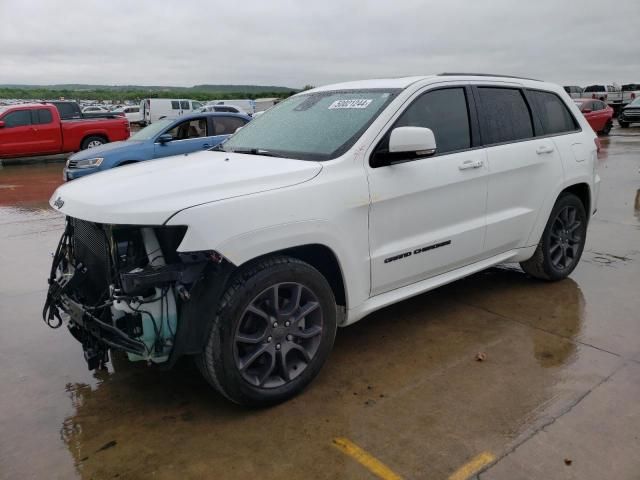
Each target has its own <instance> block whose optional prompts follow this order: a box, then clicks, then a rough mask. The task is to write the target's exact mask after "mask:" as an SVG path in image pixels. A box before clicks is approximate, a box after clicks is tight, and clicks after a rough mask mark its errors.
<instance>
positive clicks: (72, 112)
mask: <svg viewBox="0 0 640 480" xmlns="http://www.w3.org/2000/svg"><path fill="white" fill-rule="evenodd" d="M55 106H56V108H57V109H58V113H59V114H60V118H61V119H62V120H68V119H70V118H74V117H79V116H80V114H79V113H78V111H77V110H76V109H75V108H73V105H71V104H70V103H56V104H55Z"/></svg>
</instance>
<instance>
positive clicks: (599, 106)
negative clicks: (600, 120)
mask: <svg viewBox="0 0 640 480" xmlns="http://www.w3.org/2000/svg"><path fill="white" fill-rule="evenodd" d="M603 109H604V103H602V102H601V101H596V102H593V103H592V104H591V110H593V111H594V112H595V111H597V110H603Z"/></svg>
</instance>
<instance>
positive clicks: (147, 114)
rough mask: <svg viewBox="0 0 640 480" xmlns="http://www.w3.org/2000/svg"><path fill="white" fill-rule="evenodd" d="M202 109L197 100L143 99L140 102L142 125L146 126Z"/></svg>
mask: <svg viewBox="0 0 640 480" xmlns="http://www.w3.org/2000/svg"><path fill="white" fill-rule="evenodd" d="M202 107H203V104H202V103H201V102H198V101H197V100H188V99H182V98H145V99H144V100H142V101H141V102H140V110H141V111H142V123H143V124H145V125H148V124H150V123H153V122H155V121H156V120H160V119H161V118H176V117H179V116H181V115H188V114H189V113H193V112H196V111H198V110H199V109H201V108H202Z"/></svg>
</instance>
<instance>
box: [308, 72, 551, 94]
mask: <svg viewBox="0 0 640 480" xmlns="http://www.w3.org/2000/svg"><path fill="white" fill-rule="evenodd" d="M438 79H441V80H440V81H447V80H488V79H490V80H494V81H503V82H504V81H508V82H512V83H513V82H514V81H523V82H542V80H535V79H532V78H525V77H516V76H511V75H497V74H491V73H439V74H437V75H423V76H413V77H399V78H377V79H373V80H359V81H354V82H344V83H335V84H333V85H325V86H322V87H318V88H314V89H313V90H307V91H305V92H301V93H308V92H326V91H331V90H370V89H377V88H387V89H397V88H399V89H404V88H407V87H408V86H410V85H412V84H414V83H416V82H420V81H425V80H432V81H434V80H435V81H437V80H438ZM445 79H446V80H445Z"/></svg>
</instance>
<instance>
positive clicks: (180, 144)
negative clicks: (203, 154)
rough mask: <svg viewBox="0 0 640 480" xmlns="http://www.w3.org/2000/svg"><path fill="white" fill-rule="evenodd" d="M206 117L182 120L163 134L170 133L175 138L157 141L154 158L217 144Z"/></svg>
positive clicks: (202, 148)
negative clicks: (163, 141)
mask: <svg viewBox="0 0 640 480" xmlns="http://www.w3.org/2000/svg"><path fill="white" fill-rule="evenodd" d="M212 133H213V132H211V127H210V125H209V124H208V122H207V118H206V117H201V118H192V119H190V120H185V121H184V122H180V123H179V124H177V125H176V126H174V127H172V128H171V129H169V130H166V131H164V132H162V134H169V135H171V136H172V138H173V140H171V141H170V142H166V143H159V142H157V141H156V143H155V145H154V158H160V157H168V156H170V155H180V154H183V153H190V152H195V151H198V150H206V149H208V148H211V147H212V146H214V145H215V143H214V138H215V137H214V136H213V134H212Z"/></svg>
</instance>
